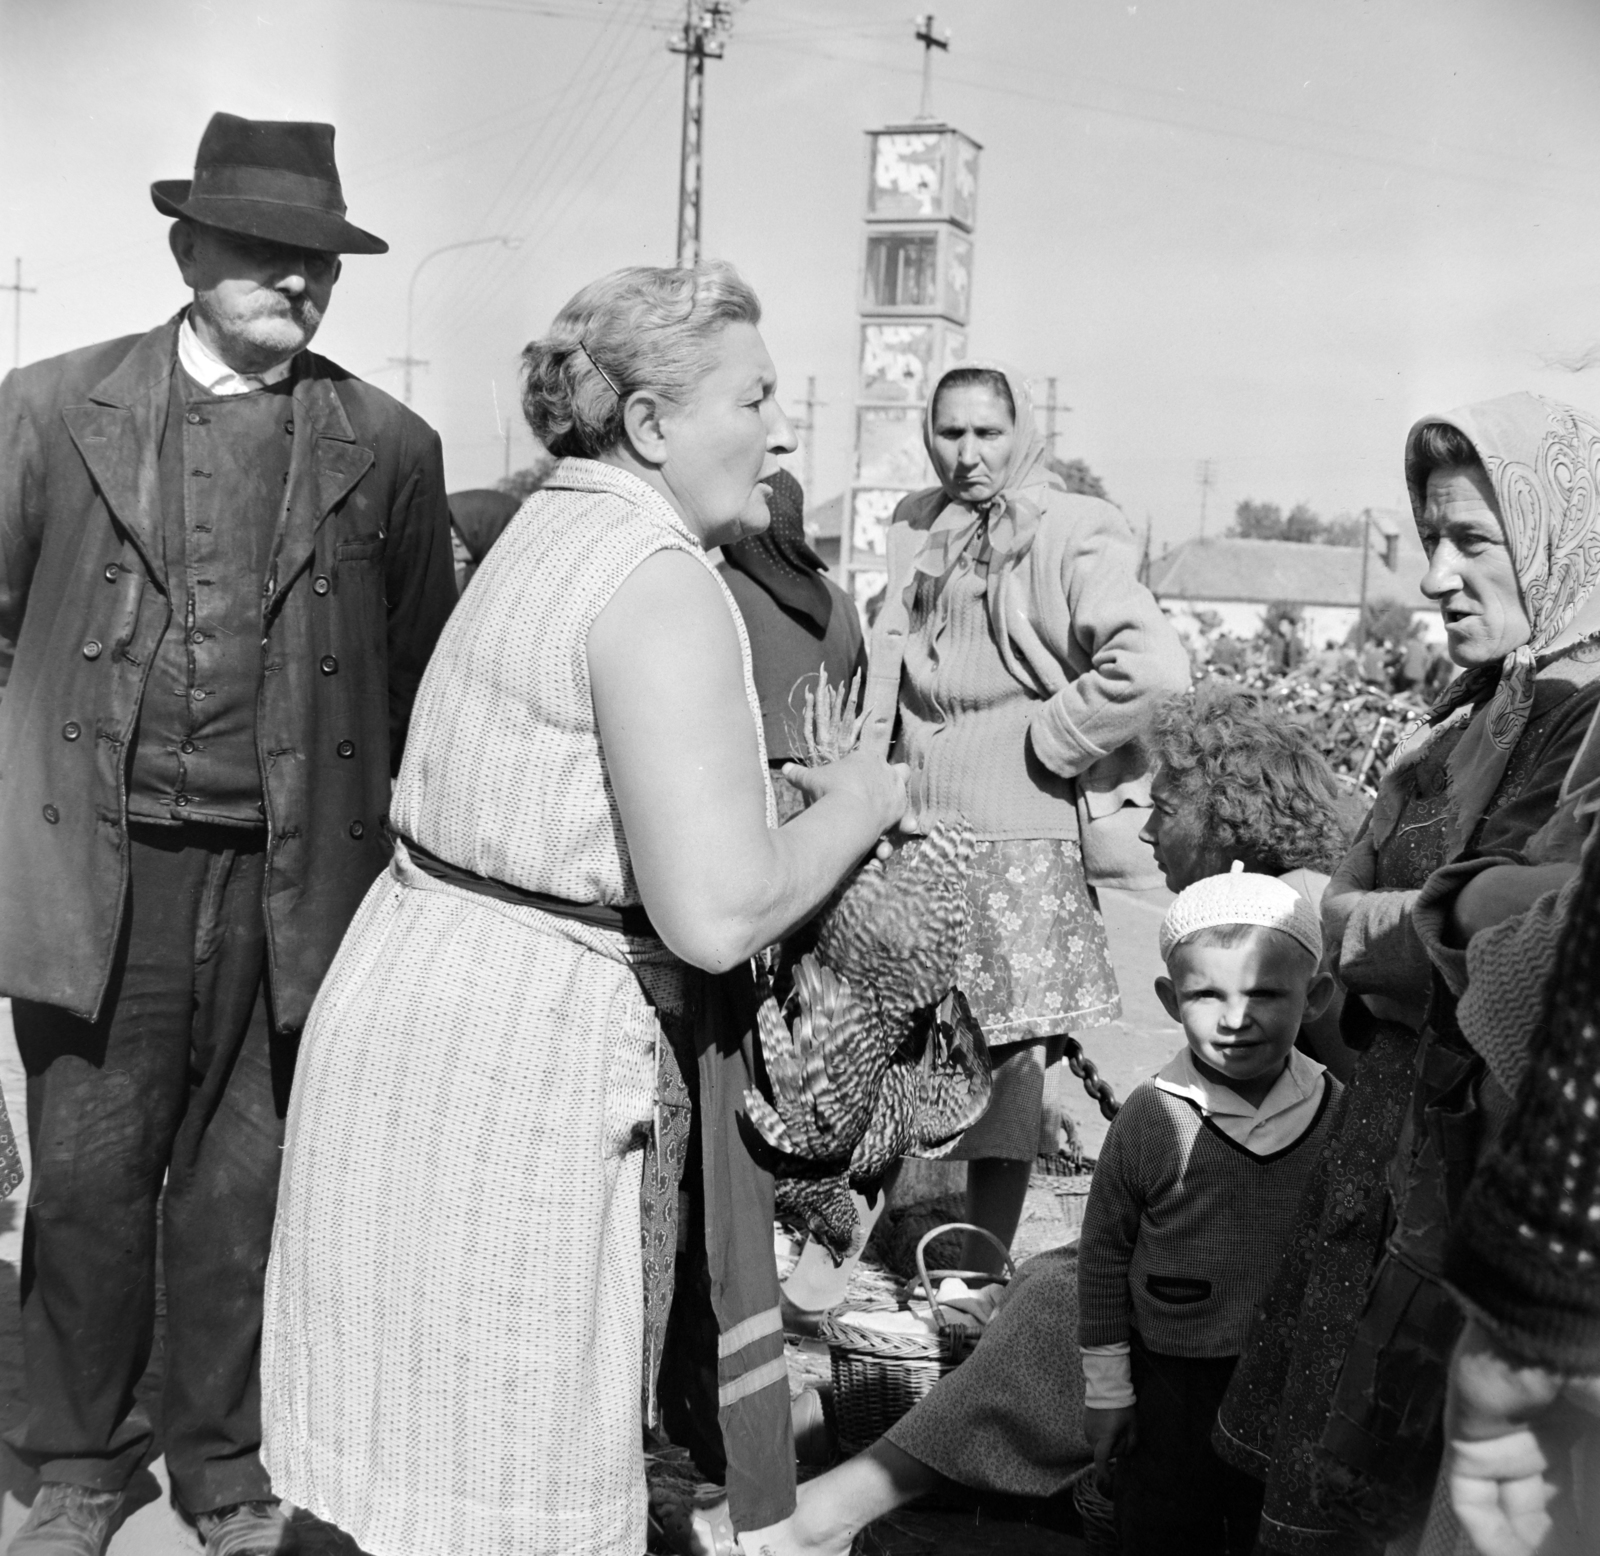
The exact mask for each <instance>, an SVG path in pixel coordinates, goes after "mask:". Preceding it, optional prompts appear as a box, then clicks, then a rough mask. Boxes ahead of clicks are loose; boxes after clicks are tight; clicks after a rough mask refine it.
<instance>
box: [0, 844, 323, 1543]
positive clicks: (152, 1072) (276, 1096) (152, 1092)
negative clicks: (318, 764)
mask: <svg viewBox="0 0 1600 1556" xmlns="http://www.w3.org/2000/svg"><path fill="white" fill-rule="evenodd" d="M129 847H130V850H131V876H132V879H131V883H130V887H129V891H130V898H129V902H128V904H127V911H126V914H125V917H124V922H123V930H122V936H121V939H120V942H119V945H118V949H117V956H116V962H115V965H114V968H113V971H112V976H111V981H110V985H109V987H108V991H107V995H106V1001H105V1005H104V1007H103V1008H102V1012H101V1016H100V1019H99V1020H98V1021H95V1022H88V1021H83V1020H81V1019H79V1018H78V1017H76V1016H72V1015H69V1014H67V1013H66V1012H65V1011H62V1010H60V1009H58V1008H56V1007H54V1006H50V1005H40V1004H34V1003H32V1002H29V1001H24V1000H18V1001H16V1002H15V1003H14V1006H13V1017H14V1020H15V1025H16V1032H17V1043H18V1046H19V1048H20V1049H21V1052H22V1061H23V1065H24V1067H25V1068H26V1070H27V1074H28V1131H29V1138H30V1141H31V1144H32V1155H33V1179H32V1186H31V1189H30V1192H29V1196H28V1213H27V1221H26V1225H25V1229H24V1234H23V1253H22V1283H21V1284H22V1334H23V1346H24V1353H25V1361H26V1371H27V1395H28V1413H27V1415H26V1417H25V1418H24V1420H23V1422H22V1424H21V1425H20V1426H19V1427H17V1428H16V1429H15V1430H14V1431H12V1432H11V1433H10V1434H9V1436H8V1439H7V1440H8V1441H9V1442H10V1444H11V1446H12V1447H13V1448H14V1449H15V1450H16V1452H17V1453H18V1454H19V1456H20V1457H21V1458H22V1459H23V1460H24V1461H25V1462H27V1463H28V1464H30V1465H32V1466H33V1467H34V1468H35V1469H37V1471H38V1472H39V1474H40V1475H41V1477H42V1478H43V1479H44V1480H46V1481H66V1482H70V1483H72V1484H75V1485H80V1486H88V1487H92V1488H94V1489H96V1490H101V1491H116V1490H121V1489H122V1488H123V1487H124V1486H126V1485H127V1483H128V1481H129V1479H130V1478H131V1477H132V1475H133V1474H134V1472H135V1471H136V1470H137V1469H138V1467H139V1465H140V1464H141V1462H142V1461H143V1460H144V1459H145V1457H146V1456H147V1454H148V1453H149V1451H150V1448H151V1446H152V1441H153V1428H152V1423H151V1421H150V1420H149V1418H148V1416H147V1414H146V1412H145V1410H144V1408H143V1406H142V1405H140V1404H138V1403H136V1402H135V1400H134V1387H135V1385H136V1384H137V1383H138V1381H139V1378H140V1376H141V1375H142V1373H143V1372H144V1369H145V1366H146V1363H147V1362H148V1360H149V1358H150V1350H151V1344H152V1337H153V1329H154V1319H155V1292H156V1210H157V1203H158V1201H160V1202H161V1207H162V1246H163V1258H164V1275H165V1281H166V1304H167V1346H166V1379H165V1389H164V1393H163V1395H162V1400H161V1415H162V1422H161V1427H162V1446H163V1449H164V1451H165V1454H166V1459H167V1468H168V1471H169V1473H170V1475H171V1479H172V1485H173V1490H174V1493H175V1495H176V1497H177V1499H178V1501H179V1502H180V1504H181V1505H182V1506H183V1507H184V1508H185V1509H186V1510H187V1511H189V1512H190V1513H202V1512H208V1511H210V1510H212V1509H214V1508H218V1507H223V1506H226V1505H228V1504H231V1503H235V1502H245V1501H254V1500H259V1499H261V1498H263V1497H266V1496H268V1495H270V1488H269V1484H268V1480H267V1476H266V1472H265V1471H264V1470H263V1469H262V1467H261V1461H260V1457H259V1451H258V1450H259V1448H260V1442H261V1385H260V1374H259V1363H260V1349H261V1291H262V1281H263V1277H264V1275H265V1272H266V1265H267V1253H268V1250H269V1247H270V1244H271V1238H272V1218H273V1210H274V1207H275V1205H276V1201H277V1191H278V1166H279V1158H280V1153H281V1149H282V1144H283V1116H284V1112H285V1109H286V1106H287V1102H288V1079H289V1074H290V1070H291V1067H292V1064H293V1052H292V1047H291V1046H290V1045H289V1043H288V1042H287V1041H286V1040H285V1039H284V1038H283V1037H281V1036H280V1037H277V1038H274V1036H273V1033H272V1026H271V1018H270V1011H269V1008H268V1000H267V989H266V929H265V916H264V910H263V905H262V882H263V874H264V864H265V858H266V841H265V834H264V833H263V832H260V831H257V830H254V829H246V828H231V827H219V826H181V827H172V828H166V827H134V828H132V829H130V842H129Z"/></svg>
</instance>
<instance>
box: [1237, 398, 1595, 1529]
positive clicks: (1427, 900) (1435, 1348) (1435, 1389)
mask: <svg viewBox="0 0 1600 1556" xmlns="http://www.w3.org/2000/svg"><path fill="white" fill-rule="evenodd" d="M1406 480H1407V485H1408V487H1409V489H1410V494H1411V502H1412V509H1413V513H1414V516H1415V519H1416V523H1417V529H1418V533H1419V534H1420V536H1421V538H1422V542H1423V546H1424V549H1425V550H1426V551H1427V553H1428V558H1429V567H1428V572H1427V575H1426V577H1425V578H1424V580H1423V586H1422V587H1423V591H1424V593H1425V594H1427V595H1428V597H1429V598H1430V599H1432V600H1433V601H1435V602H1436V603H1437V604H1438V606H1439V608H1440V611H1441V612H1442V614H1443V616H1444V622H1445V630H1446V635H1447V639H1448V645H1449V652H1450V657H1451V658H1452V659H1453V660H1454V661H1455V662H1456V663H1457V664H1458V665H1460V666H1462V667H1463V669H1464V670H1465V672H1466V673H1465V674H1463V675H1462V676H1461V677H1460V678H1459V679H1458V680H1457V681H1456V682H1455V684H1454V685H1453V686H1452V687H1451V688H1450V690H1449V691H1448V692H1447V693H1446V695H1445V696H1444V697H1443V698H1442V699H1441V701H1440V703H1439V704H1438V705H1437V706H1436V707H1435V708H1434V710H1433V712H1432V714H1431V716H1430V718H1429V721H1428V724H1427V725H1426V726H1425V727H1424V728H1423V729H1422V730H1421V731H1419V733H1418V735H1417V736H1416V737H1414V738H1413V739H1412V740H1411V741H1409V742H1408V743H1407V744H1406V746H1405V747H1404V748H1403V749H1402V751H1401V753H1400V754H1399V755H1398V756H1397V759H1396V760H1395V762H1394V764H1393V766H1392V767H1391V769H1390V771H1389V773H1388V775H1387V776H1386V778H1385V780H1384V784H1383V787H1382V788H1381V790H1380V792H1379V795H1378V798H1377V800H1376V801H1375V803H1374V805H1373V808H1372V811H1371V813H1370V815H1369V816H1368V818H1367V822H1366V824H1365V826H1364V827H1363V829H1362V831H1361V833H1360V834H1359V835H1358V837H1357V839H1356V843H1355V845H1354V847H1353V848H1352V850H1351V853H1350V855H1349V856H1348V857H1347V858H1346V860H1345V862H1344V864H1343V865H1342V866H1341V867H1340V869H1339V871H1338V872H1337V873H1336V875H1335V876H1334V879H1333V881H1332V882H1331V883H1330V885H1329V887H1328V892H1327V895H1326V897H1325V898H1324V902H1323V916H1324V929H1325V932H1326V936H1327V940H1328V943H1329V944H1330V945H1331V946H1332V947H1334V970H1335V971H1336V972H1337V973H1338V975H1339V977H1340V979H1341V981H1342V982H1343V983H1344V985H1345V989H1346V992H1347V996H1349V997H1348V998H1347V1000H1346V1004H1345V1036H1346V1039H1347V1041H1349V1042H1350V1043H1351V1045H1352V1046H1354V1047H1356V1048H1358V1049H1361V1050H1362V1054H1361V1057H1360V1059H1359V1060H1358V1062H1357V1067H1356V1071H1355V1074H1354V1077H1353V1079H1352V1082H1351V1084H1350V1086H1349V1087H1348V1089H1347V1091H1346V1094H1345V1097H1344V1099H1343V1102H1342V1104H1341V1114H1340V1117H1339V1118H1337V1119H1336V1120H1335V1123H1334V1129H1333V1133H1332V1135H1331V1136H1330V1139H1329V1143H1328V1145H1327V1147H1326V1148H1325V1150H1324V1152H1323V1157H1322V1160H1321V1162H1320V1163H1319V1166H1318V1169H1317V1171H1316V1172H1315V1173H1314V1175H1313V1178H1312V1181H1311V1184H1310V1186H1309V1187H1308V1189H1307V1193H1306V1198H1305V1201H1304V1202H1303V1203H1302V1207H1301V1228H1300V1233H1299V1234H1298V1236H1297V1239H1296V1242H1295V1244H1294V1246H1293V1247H1292V1248H1291V1251H1290V1253H1289V1255H1288V1257H1287V1258H1286V1260H1285V1263H1284V1266H1283V1268H1282V1270H1281V1271H1280V1273H1279V1278H1278V1281H1277V1284H1276V1286H1275V1288H1274V1290H1273V1292H1272V1293H1271V1294H1270V1295H1269V1297H1268V1300H1267V1304H1266V1308H1265V1311H1264V1313H1263V1315H1262V1316H1261V1318H1260V1319H1259V1320H1258V1322H1257V1325H1256V1328H1255V1330H1254V1332H1253V1334H1252V1337H1251V1340H1250V1343H1249V1345H1248V1347H1247V1349H1246V1352H1245V1354H1244V1356H1243V1357H1242V1358H1241V1361H1240V1365H1239V1368H1238V1371H1237V1372H1236V1374H1235V1376H1234V1381H1233V1385H1232V1387H1231V1389H1230V1391H1229V1394H1228V1397H1227V1399H1226V1400H1224V1402H1223V1406H1222V1410H1221V1414H1220V1421H1219V1429H1218V1448H1219V1451H1221V1452H1222V1453H1223V1455H1224V1457H1226V1458H1228V1459H1229V1460H1230V1461H1231V1462H1233V1463H1235V1464H1237V1465H1238V1466H1239V1467H1241V1468H1244V1469H1247V1470H1250V1471H1251V1472H1252V1473H1254V1474H1257V1475H1259V1476H1261V1477H1262V1478H1263V1479H1265V1480H1266V1482H1267V1500H1266V1511H1265V1515H1264V1518H1263V1523H1262V1529H1261V1536H1260V1541H1261V1544H1262V1545H1263V1546H1264V1547H1266V1548H1267V1549H1270V1550H1282V1551H1294V1552H1299V1551H1328V1552H1339V1553H1341V1556H1349V1553H1366V1552H1375V1551H1377V1550H1379V1549H1380V1548H1381V1547H1382V1546H1383V1544H1384V1542H1385V1541H1386V1540H1388V1539H1390V1538H1393V1537H1395V1536H1399V1535H1402V1534H1404V1533H1405V1532H1406V1531H1407V1530H1410V1529H1414V1527H1415V1526H1416V1524H1417V1523H1418V1522H1419V1521H1420V1520H1421V1518H1422V1516H1423V1514H1424V1512H1425V1510H1426V1506H1427V1502H1428V1498H1429V1494H1430V1493H1431V1491H1432V1487H1433V1481H1434V1476H1435V1472H1436V1470H1437V1466H1438V1462H1439V1456H1440V1452H1441V1448H1442V1424H1441V1423H1442V1408H1443V1401H1444V1380H1445V1363H1446V1361H1447V1359H1448V1356H1449V1353H1450V1348H1451V1346H1452V1345H1453V1344H1454V1342H1455V1338H1456V1334H1457V1332H1458V1331H1459V1329H1460V1326H1461V1314H1460V1310H1459V1308H1458V1307H1457V1305H1456V1303H1455V1301H1454V1299H1453V1298H1452V1297H1451V1296H1450V1295H1449V1293H1448V1292H1447V1290H1446V1289H1445V1287H1444V1286H1443V1284H1442V1283H1441V1281H1440V1279H1439V1271H1440V1264H1441V1260H1442V1256H1443V1247H1444V1242H1445V1238H1446V1235H1447V1233H1448V1229H1449V1225H1450V1220H1451V1216H1452V1213H1453V1210H1454V1207H1455V1206H1456V1204H1457V1203H1458V1202H1459V1198H1460V1195H1461V1193H1462V1192H1463V1190H1464V1188H1465V1185H1466V1182H1467V1181H1468V1179H1469V1178H1470V1175H1471V1172H1472V1170H1473V1166H1474V1164H1475V1162H1476V1160H1477V1157H1478V1155H1479V1153H1480V1152H1481V1151H1482V1150H1483V1148H1484V1146H1485V1144H1486V1143H1487V1141H1488V1140H1489V1139H1491V1138H1492V1137H1493V1134H1494V1131H1495V1129H1496V1127H1497V1125H1498V1124H1499V1122H1500V1121H1501V1120H1502V1119H1503V1117H1504V1115H1505V1112H1506V1109H1507V1106H1508V1102H1507V1097H1506V1093H1505V1091H1504V1089H1503V1087H1502V1086H1501V1085H1500V1084H1499V1083H1498V1082H1497V1080H1496V1078H1495V1074H1494V1071H1493V1069H1492V1068H1491V1067H1490V1066H1489V1065H1488V1064H1487V1062H1486V1060H1485V1058H1484V1056H1483V1055H1482V1054H1480V1053H1478V1052H1477V1051H1475V1050H1474V1048H1473V1047H1472V1045H1471V1044H1470V1043H1469V1042H1468V1041H1466V1040H1465V1039H1464V1038H1463V1036H1462V1033H1461V1027H1460V1023H1459V1022H1458V1019H1457V1009H1456V1006H1457V1000H1458V999H1459V998H1460V996H1461V995H1462V993H1463V992H1464V990H1465V988H1466V983H1467V973H1466V946H1467V944H1468V942H1469V941H1470V940H1471V938H1472V937H1473V935H1474V934H1477V933H1478V932H1480V931H1482V930H1484V929H1487V928H1489V927H1491V926H1492V925H1494V924H1496V923H1499V922H1501V921H1503V920H1505V919H1507V918H1510V917H1512V916H1513V915H1516V914H1519V913H1522V912H1523V911H1525V910H1526V909H1527V908H1528V907H1530V906H1531V905H1532V904H1533V903H1534V902H1535V901H1536V900H1537V899H1538V898H1539V897H1541V896H1542V895H1543V894H1545V893H1546V892H1548V891H1550V890H1552V889H1554V888H1556V887H1559V886H1560V885H1561V884H1562V883H1563V882H1564V881H1565V880H1567V879H1568V878H1570V876H1571V874H1572V873H1573V871H1574V870H1575V868H1576V864H1577V858H1578V852H1579V848H1580V846H1581V841H1582V838H1581V830H1580V829H1579V828H1578V827H1577V825H1576V824H1575V823H1574V821H1573V819H1572V817H1571V815H1570V814H1569V813H1568V810H1567V808H1566V807H1562V806H1560V805H1559V803H1558V801H1559V796H1560V793H1561V788H1562V783H1563V780H1564V779H1565V777H1566V775H1567V772H1568V769H1569V768H1570V767H1571V765H1572V763H1573V760H1574V757H1575V755H1576V754H1577V752H1578V749H1579V747H1580V745H1581V743H1582V740H1583V737H1584V733H1585V731H1586V729H1587V727H1588V725H1589V721H1590V716H1591V714H1592V713H1593V712H1594V710H1595V708H1596V706H1597V704H1600V499H1597V488H1600V421H1597V420H1596V419H1595V418H1594V417H1592V416H1590V415H1589V414H1588V413H1586V412H1583V411H1580V410H1577V409H1575V408H1574V407H1572V406H1568V405H1563V404H1560V403H1558V402H1556V401H1551V400H1546V399H1543V398H1541V397H1540V396H1537V395H1532V394H1516V395H1509V396H1506V397H1505V398H1503V399H1499V400H1492V401H1488V402H1485V403H1483V404H1479V405H1474V406H1469V407H1467V408H1466V409H1464V410H1460V411H1456V412H1453V413H1452V414H1450V415H1448V416H1444V417H1429V418H1425V419H1424V420H1423V421H1420V422H1418V423H1417V424H1416V426H1414V427H1413V428H1412V430H1411V433H1410V436H1409V438H1408V440H1407V444H1406Z"/></svg>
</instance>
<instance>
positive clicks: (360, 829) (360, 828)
mask: <svg viewBox="0 0 1600 1556" xmlns="http://www.w3.org/2000/svg"><path fill="white" fill-rule="evenodd" d="M366 835H367V827H366V823H365V822H362V821H352V822H351V823H350V836H351V837H353V838H357V839H359V838H363V837H365V836H366Z"/></svg>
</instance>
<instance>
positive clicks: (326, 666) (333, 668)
mask: <svg viewBox="0 0 1600 1556" xmlns="http://www.w3.org/2000/svg"><path fill="white" fill-rule="evenodd" d="M338 672H339V661H338V660H337V659H335V658H334V657H333V655H332V654H324V655H323V656H322V673H323V674H324V675H337V674H338Z"/></svg>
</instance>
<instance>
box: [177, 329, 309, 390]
mask: <svg viewBox="0 0 1600 1556" xmlns="http://www.w3.org/2000/svg"><path fill="white" fill-rule="evenodd" d="M178 363H179V366H181V367H182V368H183V370H184V372H186V373H187V374H188V375H189V376H190V377H191V378H192V379H193V380H194V381H195V382H196V383H197V384H199V385H200V387H201V388H202V389H204V390H205V391H206V393H207V394H221V395H233V394H249V393H250V392H251V391H252V390H254V389H264V388H266V387H267V386H268V385H269V384H281V383H282V382H283V380H284V379H286V378H287V377H288V376H289V373H290V371H291V369H292V368H293V367H294V357H292V356H291V357H290V358H289V360H288V361H287V362H280V363H279V364H278V365H277V366H276V367H269V368H268V369H267V370H266V372H264V373H236V372H234V370H233V369H232V368H231V367H229V366H228V364H227V363H226V362H224V361H223V360H222V358H221V357H219V356H218V355H217V354H216V353H215V352H214V351H213V350H212V349H211V348H210V347H209V346H208V345H207V344H206V343H205V342H204V341H203V340H201V339H200V335H199V333H198V331H196V329H195V327H194V321H193V319H191V318H190V316H189V315H188V314H187V313H186V314H184V316H183V323H182V324H180V325H179V326H178Z"/></svg>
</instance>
